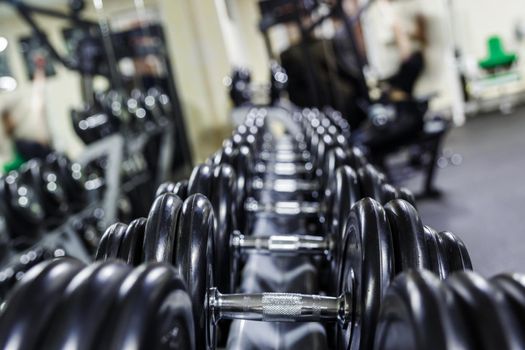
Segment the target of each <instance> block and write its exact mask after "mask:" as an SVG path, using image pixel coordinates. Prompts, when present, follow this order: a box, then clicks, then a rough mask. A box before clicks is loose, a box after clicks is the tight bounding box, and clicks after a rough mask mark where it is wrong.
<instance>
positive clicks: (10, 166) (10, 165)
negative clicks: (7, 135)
mask: <svg viewBox="0 0 525 350" xmlns="http://www.w3.org/2000/svg"><path fill="white" fill-rule="evenodd" d="M25 161H26V160H25V159H24V158H22V156H21V155H20V153H18V152H17V151H15V152H14V154H13V159H11V160H10V161H9V162H7V163H5V164H4V166H3V170H4V173H8V172H10V171H13V170H17V169H18V168H20V167H21V166H22V164H24V163H25Z"/></svg>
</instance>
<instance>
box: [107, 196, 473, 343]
mask: <svg viewBox="0 0 525 350" xmlns="http://www.w3.org/2000/svg"><path fill="white" fill-rule="evenodd" d="M403 203H406V202H403ZM406 206H408V204H406ZM396 209H399V208H396ZM400 211H401V213H398V212H396V211H395V210H394V209H390V208H388V206H387V209H386V210H385V209H383V207H382V206H381V205H380V204H379V203H377V202H376V201H374V200H372V199H368V198H367V199H363V200H361V201H359V202H358V203H356V205H354V206H353V207H352V209H351V211H350V213H349V215H348V221H347V224H346V226H345V232H344V236H343V238H342V239H341V241H340V244H339V245H338V246H337V247H336V249H337V251H339V258H338V259H333V261H334V265H335V266H334V268H333V271H335V272H336V273H334V274H333V281H332V282H333V285H334V290H336V291H337V293H336V295H339V296H338V297H324V296H319V295H298V294H280V293H276V294H275V293H263V294H248V295H239V294H233V295H226V294H224V295H223V294H220V293H219V292H218V289H217V288H216V281H215V280H216V276H218V277H220V276H222V275H224V274H227V273H228V271H229V269H230V267H229V265H228V264H226V263H223V265H217V264H216V258H217V256H216V255H217V254H219V255H220V256H221V257H225V256H226V257H228V256H230V254H229V253H228V251H226V250H222V249H221V248H218V247H217V246H216V245H215V243H216V242H218V241H219V242H221V241H224V240H226V239H227V237H222V238H220V239H219V240H217V239H215V232H214V228H215V224H214V220H213V219H212V216H213V207H212V204H211V203H210V202H209V201H208V200H207V198H206V197H204V196H202V195H200V194H196V195H191V196H190V197H188V198H187V199H186V200H185V201H184V203H182V201H181V200H180V199H178V197H176V196H175V195H172V194H165V195H162V196H161V197H159V198H157V199H156V201H155V203H154V205H153V207H152V211H151V212H150V215H149V217H148V220H147V222H146V224H145V232H144V239H143V241H142V260H143V261H157V262H169V263H172V264H174V265H175V267H176V268H177V270H178V271H179V273H180V275H181V276H183V279H184V281H185V283H186V284H187V286H188V290H189V291H190V297H191V299H192V301H193V311H194V314H195V315H201V316H200V320H196V323H195V327H196V331H197V336H196V338H197V341H199V339H201V341H203V340H204V339H208V341H210V342H211V343H208V344H207V345H208V346H213V345H214V340H213V339H214V337H215V336H214V332H215V326H216V324H217V322H218V321H219V320H220V319H239V318H240V319H250V320H262V321H282V322H287V321H289V322H297V321H319V322H324V321H331V322H337V323H338V325H339V331H338V336H339V337H340V338H341V340H340V341H341V342H342V343H339V344H340V345H345V346H347V345H348V344H347V343H348V342H349V341H350V340H352V341H353V342H357V343H359V342H361V343H362V346H363V348H369V346H370V345H371V341H372V339H373V330H374V326H375V320H376V317H377V312H378V308H379V303H380V300H381V298H382V296H383V295H384V293H385V290H386V287H387V285H388V284H389V283H390V281H391V279H392V277H393V276H394V275H395V274H397V273H399V272H401V271H405V270H408V269H418V268H429V269H432V270H433V271H439V270H440V268H441V267H440V265H439V264H441V263H445V264H446V271H445V272H446V273H449V272H450V271H454V270H461V269H466V268H470V259H469V257H468V254H467V253H466V250H464V246H463V244H462V243H461V242H460V241H459V239H457V238H456V237H454V236H453V235H452V234H448V233H447V234H444V235H439V234H436V233H435V232H433V231H431V230H430V229H428V230H424V229H423V227H422V225H421V223H420V222H418V221H417V218H413V217H412V218H411V217H394V218H392V216H394V215H397V216H400V215H406V214H407V212H405V211H404V210H402V209H401V210H400ZM387 217H388V218H389V219H387ZM394 220H395V222H396V224H395V225H392V224H393V221H394ZM414 220H416V221H414ZM427 235H432V236H434V237H430V238H429V237H427ZM108 236H109V235H108ZM429 239H434V240H435V241H436V242H438V241H439V240H441V239H443V240H445V241H446V242H442V243H443V244H442V245H441V250H435V251H433V253H432V254H429V253H428V251H429V250H430V249H433V248H434V247H429V246H427V241H428V240H429ZM108 242H109V240H108ZM115 243H116V244H108V245H107V247H109V246H110V245H111V246H112V250H111V251H112V252H117V255H119V254H121V253H122V254H126V252H124V251H123V249H122V248H121V247H119V245H118V242H115ZM102 244H103V243H101V250H102V248H103V247H102ZM111 254H113V253H110V254H109V255H108V254H106V255H105V256H110V255H111ZM100 255H101V253H98V254H97V256H100ZM214 255H215V256H214ZM431 255H433V256H434V257H437V260H433V259H432V258H431ZM111 256H113V255H111ZM127 256H129V255H127ZM365 257H366V258H365ZM214 263H215V264H214ZM230 263H232V261H231V260H230ZM214 265H215V266H214ZM196 317H197V318H199V316H196ZM202 317H204V318H206V323H205V324H206V326H205V327H204V324H203V323H202ZM349 323H352V325H351V326H349ZM199 324H200V327H201V328H199ZM351 332H358V333H360V334H359V335H356V334H354V335H353V336H352V337H351V336H350V333H351ZM356 348H357V347H356Z"/></svg>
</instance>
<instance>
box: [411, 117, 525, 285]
mask: <svg viewBox="0 0 525 350" xmlns="http://www.w3.org/2000/svg"><path fill="white" fill-rule="evenodd" d="M444 149H446V150H447V152H448V153H449V154H450V153H455V154H459V155H460V156H461V157H460V158H462V161H461V164H460V165H457V166H453V165H450V166H447V167H445V168H443V169H440V170H439V171H438V174H437V179H436V187H437V188H438V189H440V190H441V191H442V194H443V195H442V197H441V198H439V199H433V200H423V199H422V200H420V201H418V209H419V211H420V213H421V216H422V219H423V222H424V223H425V224H427V225H430V226H432V227H434V228H436V229H438V230H448V231H451V232H454V233H456V234H457V235H458V236H460V237H461V238H462V239H463V241H464V242H465V244H466V245H467V248H468V250H469V252H470V256H471V258H472V262H473V265H474V269H475V270H477V271H478V272H480V273H482V274H483V275H485V276H491V275H494V274H497V273H499V272H525V109H523V108H522V109H518V110H516V111H515V112H514V113H513V114H511V115H501V114H493V115H485V116H478V117H475V118H471V119H469V121H468V122H467V123H466V125H465V126H463V127H460V128H456V129H454V130H452V131H451V132H450V134H449V135H448V137H447V139H446V141H445V144H444ZM457 159H458V157H457V156H456V160H457ZM409 187H412V186H409Z"/></svg>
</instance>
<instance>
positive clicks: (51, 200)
mask: <svg viewBox="0 0 525 350" xmlns="http://www.w3.org/2000/svg"><path fill="white" fill-rule="evenodd" d="M19 172H20V175H21V177H26V176H27V178H28V181H29V186H31V187H32V189H33V190H34V191H35V194H36V197H37V200H38V201H39V202H40V203H41V205H42V208H43V209H44V216H45V217H44V220H45V221H46V226H47V227H56V226H58V225H59V224H60V223H61V222H62V221H63V220H64V218H65V217H66V215H67V213H68V212H69V206H68V201H67V196H66V193H65V190H64V186H63V183H62V181H61V180H62V178H61V177H60V178H59V175H58V173H57V172H56V171H55V170H54V169H52V168H51V167H50V166H49V164H47V163H46V162H43V161H41V160H38V159H33V160H30V161H28V162H27V163H25V164H24V165H23V166H22V167H21V168H20V170H19Z"/></svg>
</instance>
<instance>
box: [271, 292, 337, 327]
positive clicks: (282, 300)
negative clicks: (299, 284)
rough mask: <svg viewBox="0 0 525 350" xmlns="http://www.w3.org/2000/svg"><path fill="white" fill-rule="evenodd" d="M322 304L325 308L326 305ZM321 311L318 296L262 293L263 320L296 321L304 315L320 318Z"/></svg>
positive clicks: (320, 302)
mask: <svg viewBox="0 0 525 350" xmlns="http://www.w3.org/2000/svg"><path fill="white" fill-rule="evenodd" d="M334 299H335V298H334ZM324 304H325V305H324V308H325V309H326V307H327V305H326V303H324ZM325 311H326V310H325ZM322 313H323V302H322V300H321V299H320V297H319V296H305V295H302V294H293V293H263V295H262V320H263V321H289V320H292V321H296V320H298V319H301V318H304V317H305V316H309V318H311V319H319V320H320V319H321V315H322Z"/></svg>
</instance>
